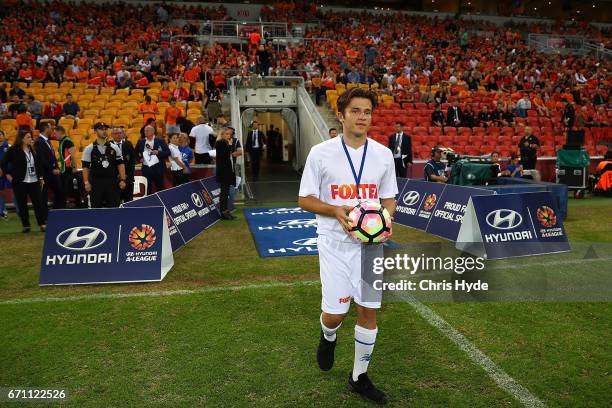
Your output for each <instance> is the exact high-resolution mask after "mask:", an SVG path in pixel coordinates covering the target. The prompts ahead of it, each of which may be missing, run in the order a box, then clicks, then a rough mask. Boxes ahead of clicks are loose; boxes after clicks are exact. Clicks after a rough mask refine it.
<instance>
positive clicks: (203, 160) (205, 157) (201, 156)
mask: <svg viewBox="0 0 612 408" xmlns="http://www.w3.org/2000/svg"><path fill="white" fill-rule="evenodd" d="M195 164H212V159H211V158H210V154H208V153H196V154H195Z"/></svg>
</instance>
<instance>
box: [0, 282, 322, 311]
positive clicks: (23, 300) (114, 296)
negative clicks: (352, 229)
mask: <svg viewBox="0 0 612 408" xmlns="http://www.w3.org/2000/svg"><path fill="white" fill-rule="evenodd" d="M318 283H319V281H297V282H270V283H261V284H252V285H234V286H213V287H207V288H201V289H175V290H160V291H155V292H132V293H92V294H88V295H76V296H63V297H62V296H58V297H30V298H27V297H26V298H21V299H10V300H3V301H0V306H2V305H20V304H28V303H44V302H74V301H78V300H91V299H124V298H138V297H160V296H176V295H194V294H200V293H213V292H225V291H227V292H231V291H236V290H245V289H270V288H287V287H292V286H308V285H314V284H318Z"/></svg>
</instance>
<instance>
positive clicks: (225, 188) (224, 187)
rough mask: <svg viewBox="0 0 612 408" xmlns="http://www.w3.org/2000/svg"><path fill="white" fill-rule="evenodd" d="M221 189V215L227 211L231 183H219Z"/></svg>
mask: <svg viewBox="0 0 612 408" xmlns="http://www.w3.org/2000/svg"><path fill="white" fill-rule="evenodd" d="M219 187H221V193H220V194H221V195H220V196H219V207H220V208H219V209H220V210H221V213H224V212H225V211H227V202H228V199H229V189H230V183H219Z"/></svg>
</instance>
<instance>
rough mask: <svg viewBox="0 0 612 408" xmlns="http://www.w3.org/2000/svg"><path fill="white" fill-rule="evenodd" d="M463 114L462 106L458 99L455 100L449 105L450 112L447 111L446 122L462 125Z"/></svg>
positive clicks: (450, 124) (456, 125) (449, 124)
mask: <svg viewBox="0 0 612 408" xmlns="http://www.w3.org/2000/svg"><path fill="white" fill-rule="evenodd" d="M462 121H463V116H462V114H461V108H459V106H457V101H455V102H453V105H452V106H449V108H448V112H447V113H446V124H447V125H448V126H455V127H459V126H462V124H461V123H462Z"/></svg>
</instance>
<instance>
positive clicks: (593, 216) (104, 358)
mask: <svg viewBox="0 0 612 408" xmlns="http://www.w3.org/2000/svg"><path fill="white" fill-rule="evenodd" d="M278 205H284V206H286V205H295V203H278ZM262 206H267V204H266V205H262ZM569 214H570V216H569V218H568V219H567V220H566V221H565V226H566V229H567V231H568V235H569V237H570V242H572V243H573V244H574V243H576V248H577V249H576V250H575V251H573V252H572V253H570V254H565V255H557V256H542V257H530V258H526V259H522V260H520V261H516V260H515V261H503V262H501V263H499V268H500V269H503V268H504V267H505V266H509V265H513V266H514V268H515V270H516V271H517V274H529V273H542V272H543V271H544V272H545V273H546V274H547V277H548V279H553V278H556V277H557V274H558V277H559V279H560V282H562V283H563V284H564V285H565V286H566V287H569V288H571V287H573V285H576V284H578V283H579V282H582V283H584V282H585V281H595V282H598V283H597V284H593V288H592V290H593V291H595V292H597V293H598V296H599V297H601V296H603V297H604V298H605V296H606V295H609V294H610V290H612V288H611V287H610V286H607V287H605V284H606V283H608V284H609V282H610V280H609V278H608V280H606V277H607V275H609V274H612V269H611V268H610V266H609V265H610V260H609V259H606V256H607V257H609V256H610V253H608V254H605V253H601V250H600V253H598V256H599V257H600V259H587V258H588V257H586V256H585V254H584V251H581V250H578V248H583V247H587V246H589V244H590V243H597V244H598V245H600V246H601V245H605V244H606V243H607V244H610V243H612V216H611V214H612V201H610V200H605V199H593V198H589V199H584V200H570V208H569ZM237 215H238V219H237V220H235V221H228V222H220V223H217V224H216V225H215V226H213V227H212V228H211V229H210V230H208V231H205V232H204V233H203V234H201V235H200V236H199V237H198V238H196V239H195V240H193V241H192V242H191V243H190V244H189V245H188V246H187V247H185V248H184V249H182V250H181V251H179V252H178V253H177V254H176V255H175V266H174V268H173V269H172V270H171V271H170V272H169V274H168V275H167V277H166V279H165V280H164V281H163V282H160V283H149V284H132V285H101V286H72V287H45V288H40V287H39V286H38V272H39V268H40V255H41V251H42V239H43V235H42V234H41V233H36V232H32V233H30V234H29V235H25V234H21V233H20V226H19V224H18V222H17V220H16V218H15V216H14V215H12V218H11V220H10V221H8V222H2V221H0V248H2V261H1V262H0V387H13V388H23V387H44V388H65V389H67V390H69V392H70V394H71V395H70V398H69V400H68V401H67V402H65V403H62V406H69V407H243V406H244V407H247V406H248V407H251V406H256V407H310V406H315V407H332V406H333V407H339V406H347V407H349V406H350V407H360V406H370V405H369V404H367V403H365V402H364V401H362V400H361V399H360V398H358V397H355V396H354V395H352V394H350V393H349V392H348V391H347V390H346V381H347V377H348V372H349V371H350V370H351V368H352V360H353V341H352V337H353V326H354V321H355V315H354V313H353V312H352V313H351V314H350V315H349V317H348V319H347V321H346V322H345V323H344V325H343V327H342V328H341V329H340V331H339V344H338V348H337V354H336V364H335V366H334V368H333V369H332V370H331V371H330V372H325V373H323V372H320V371H319V369H318V368H317V366H316V361H315V358H314V352H315V349H316V345H317V342H318V336H319V324H318V316H319V307H320V289H319V284H318V282H317V279H318V259H317V257H316V256H300V257H285V258H266V259H263V258H259V257H258V255H257V251H256V249H255V245H254V243H253V240H252V238H251V236H250V233H249V230H248V227H247V225H246V222H245V220H244V217H243V216H242V214H241V212H240V211H237ZM394 240H395V241H397V242H399V243H418V242H424V243H425V242H436V241H437V240H436V239H435V238H432V237H431V236H429V235H426V234H424V233H421V232H418V231H415V230H412V229H409V228H404V227H399V226H395V227H394ZM608 248H610V247H608ZM583 258H584V259H585V260H583ZM547 263H549V266H547V265H548V264H547ZM564 263H567V265H570V266H569V267H567V268H561V267H560V266H559V265H563V264H564ZM589 273H591V274H593V275H592V276H593V277H594V278H593V280H589V279H585V278H584V276H585V274H589ZM587 276H591V275H587ZM602 285H603V286H604V287H602ZM177 289H188V290H192V291H193V292H189V293H182V294H181V293H176V294H171V295H163V294H162V293H160V292H162V291H173V290H177ZM583 290H584V288H583ZM153 292H154V293H153ZM110 293H122V294H136V293H149V294H151V293H153V294H156V296H133V297H121V298H115V297H113V298H110V297H97V298H96V297H94V296H91V295H94V294H110ZM65 296H79V299H78V300H71V301H61V302H52V301H39V302H28V303H17V302H14V303H7V301H10V300H15V301H17V300H20V299H27V298H43V297H44V298H47V297H65ZM599 297H597V298H598V299H599ZM423 301H424V302H425V303H426V305H427V306H429V307H430V308H431V309H432V310H433V311H434V312H435V313H437V314H438V315H440V316H441V317H442V318H443V319H445V320H446V321H447V322H448V323H450V324H451V325H452V326H453V327H454V328H456V329H457V330H458V331H459V332H461V333H462V334H463V335H464V336H465V337H466V338H467V339H469V340H470V341H471V342H472V343H473V344H474V345H475V346H477V347H478V348H479V349H480V350H481V351H482V352H483V353H485V354H486V355H487V356H488V357H490V358H491V360H493V361H494V362H495V363H496V364H497V365H498V366H499V367H501V368H502V369H503V370H504V371H505V372H506V373H508V374H509V375H510V376H511V377H512V378H514V379H515V380H516V382H518V383H519V384H521V385H522V386H524V387H526V388H527V389H528V390H529V391H530V392H531V393H533V394H534V395H535V396H537V397H538V398H539V399H540V400H541V401H542V402H543V403H544V404H545V405H547V406H550V407H604V406H610V402H609V401H610V397H609V394H610V390H611V389H612V377H611V371H610V370H611V367H612V348H611V347H610V344H612V335H611V333H612V317H611V316H612V307H611V305H610V303H609V302H559V301H548V302H534V301H521V302H477V301H463V302H450V301H431V302H428V301H427V300H426V299H425V300H423ZM379 328H380V332H379V336H378V339H377V344H376V348H375V350H374V355H373V358H372V362H371V364H370V370H369V371H370V376H371V378H372V379H373V380H374V382H375V383H376V384H377V385H379V386H380V387H381V388H382V389H384V390H385V391H386V392H387V393H388V395H389V399H390V404H389V406H394V407H407V406H414V407H515V406H517V407H518V406H521V404H520V403H519V402H518V401H517V400H516V399H515V398H513V396H511V395H510V394H508V393H506V392H505V391H504V390H502V389H501V388H499V387H498V386H497V384H496V383H495V382H494V381H493V380H492V379H491V378H489V376H488V375H487V374H486V372H485V371H484V370H483V369H482V368H481V367H479V366H478V365H476V364H474V363H473V362H472V361H471V360H470V359H469V358H468V357H467V356H466V354H465V353H464V352H463V351H462V350H460V349H459V348H458V347H457V346H455V345H454V344H453V343H452V342H451V341H450V340H449V339H447V338H446V337H445V336H444V335H442V334H441V333H440V332H439V331H438V330H437V329H435V328H434V327H432V326H431V325H429V323H428V322H427V321H425V320H424V319H423V318H421V317H420V316H419V315H418V314H417V313H416V312H415V310H414V309H413V308H412V307H411V306H410V305H409V304H408V303H406V302H403V301H402V300H401V299H400V298H398V299H390V300H389V301H388V302H386V303H385V304H384V305H383V309H382V311H381V313H380V315H379ZM0 405H2V403H0ZM6 406H20V404H19V403H11V404H6ZM21 406H58V404H40V403H37V404H23V405H21Z"/></svg>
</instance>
